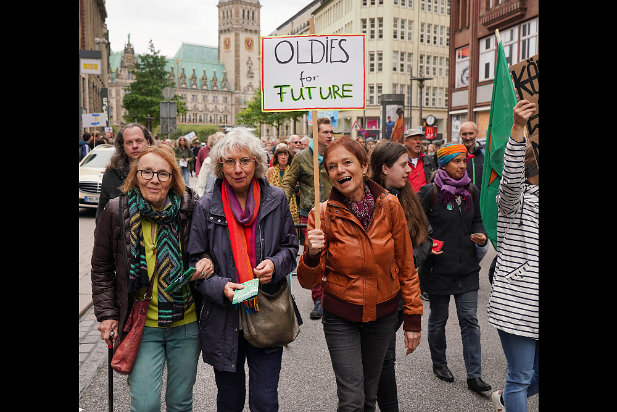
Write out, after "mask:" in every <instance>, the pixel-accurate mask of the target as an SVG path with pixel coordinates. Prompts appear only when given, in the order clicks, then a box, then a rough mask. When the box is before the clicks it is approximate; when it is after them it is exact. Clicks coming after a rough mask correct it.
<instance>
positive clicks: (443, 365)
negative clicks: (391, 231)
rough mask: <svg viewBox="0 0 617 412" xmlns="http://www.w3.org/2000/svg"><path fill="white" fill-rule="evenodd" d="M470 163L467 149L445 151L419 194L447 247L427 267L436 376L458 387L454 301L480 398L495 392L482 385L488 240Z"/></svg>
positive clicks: (472, 385) (471, 381)
mask: <svg viewBox="0 0 617 412" xmlns="http://www.w3.org/2000/svg"><path fill="white" fill-rule="evenodd" d="M470 158H471V156H470V155H469V154H468V153H467V149H466V148H465V146H464V145H462V144H452V143H451V144H447V145H445V146H443V147H441V148H440V149H439V150H438V151H437V165H438V167H439V169H438V170H437V174H436V175H435V177H434V180H433V183H430V184H427V185H424V186H423V187H422V188H421V189H420V191H419V192H418V197H419V198H420V199H422V207H423V209H424V212H425V213H426V216H427V217H428V220H429V223H430V224H431V227H432V229H433V233H432V238H433V239H437V240H440V241H442V242H443V246H442V247H441V250H440V251H433V252H432V253H431V254H430V255H429V257H428V258H427V259H426V260H425V262H424V263H423V264H422V267H421V270H420V288H421V289H422V291H423V292H426V293H427V294H428V295H429V300H430V314H429V318H428V344H429V348H430V352H431V360H432V362H433V372H434V373H435V375H437V377H438V378H439V379H441V380H443V381H446V382H453V381H454V376H453V375H452V373H451V372H450V370H449V369H448V363H447V360H446V322H447V321H448V307H449V303H450V296H451V295H453V296H454V301H455V303H456V314H457V317H458V321H459V324H460V326H461V337H462V341H463V358H464V360H465V368H466V370H467V386H468V388H469V389H471V390H473V391H475V392H479V393H480V392H484V391H489V390H490V389H491V386H490V385H488V384H487V383H485V382H484V381H483V380H482V369H481V366H482V365H481V364H482V362H481V347H480V325H479V324H478V317H477V308H478V289H479V283H480V282H479V273H480V264H479V260H478V256H477V253H476V245H478V246H484V245H485V244H486V242H487V237H486V231H485V230H484V226H483V225H482V218H481V216H480V196H479V194H480V193H479V191H478V189H477V188H476V187H475V186H474V185H473V184H472V183H471V179H470V178H469V176H467V170H466V167H467V161H468V160H469V159H470Z"/></svg>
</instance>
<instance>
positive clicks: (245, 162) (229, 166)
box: [221, 157, 255, 169]
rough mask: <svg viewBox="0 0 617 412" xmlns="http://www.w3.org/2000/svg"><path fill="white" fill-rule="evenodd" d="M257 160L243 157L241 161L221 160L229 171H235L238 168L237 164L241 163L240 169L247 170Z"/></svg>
mask: <svg viewBox="0 0 617 412" xmlns="http://www.w3.org/2000/svg"><path fill="white" fill-rule="evenodd" d="M254 161H255V159H251V158H250V157H243V158H241V159H239V160H236V159H223V160H221V164H222V165H223V166H224V167H226V168H227V169H233V168H234V167H236V163H240V167H241V168H243V169H245V168H247V167H248V166H249V165H250V164H251V163H252V162H254Z"/></svg>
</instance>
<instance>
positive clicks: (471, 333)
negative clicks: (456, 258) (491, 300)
mask: <svg viewBox="0 0 617 412" xmlns="http://www.w3.org/2000/svg"><path fill="white" fill-rule="evenodd" d="M453 296H454V302H455V303H456V314H457V317H458V323H459V326H460V327H461V338H462V341H463V359H464V360H465V369H466V370H467V379H470V378H479V377H482V361H481V359H482V357H481V346H480V325H479V324H478V316H477V312H478V290H477V289H476V290H470V291H468V292H464V293H460V294H457V295H453ZM429 298H430V306H431V313H430V315H429V317H428V345H429V348H430V350H431V359H432V361H433V364H434V365H436V366H441V365H447V360H446V322H447V321H448V307H449V305H450V295H435V294H430V296H429ZM508 412H509V411H508Z"/></svg>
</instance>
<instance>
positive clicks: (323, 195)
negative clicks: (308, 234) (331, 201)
mask: <svg viewBox="0 0 617 412" xmlns="http://www.w3.org/2000/svg"><path fill="white" fill-rule="evenodd" d="M296 183H299V184H300V202H299V203H298V209H299V212H300V215H301V216H305V217H306V216H308V212H309V211H310V210H311V209H312V208H313V206H315V195H314V190H313V150H312V149H311V148H310V147H307V148H306V149H302V150H300V151H299V152H298V153H296V154H295V155H294V157H293V160H292V161H291V164H290V165H289V166H287V169H286V170H285V176H284V177H283V181H282V182H281V188H282V189H283V191H284V192H285V196H287V202H289V199H291V196H295V194H296ZM331 189H332V182H331V181H330V177H329V176H328V172H327V171H326V168H325V167H324V164H323V162H322V163H321V165H320V166H319V199H320V202H323V201H325V200H327V199H328V198H329V197H330V190H331Z"/></svg>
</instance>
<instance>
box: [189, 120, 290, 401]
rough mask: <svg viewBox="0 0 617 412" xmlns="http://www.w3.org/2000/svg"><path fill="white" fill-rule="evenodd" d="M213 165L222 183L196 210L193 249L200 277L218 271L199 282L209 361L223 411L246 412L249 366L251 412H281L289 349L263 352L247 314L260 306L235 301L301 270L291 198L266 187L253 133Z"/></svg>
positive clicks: (231, 136) (227, 144)
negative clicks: (243, 322)
mask: <svg viewBox="0 0 617 412" xmlns="http://www.w3.org/2000/svg"><path fill="white" fill-rule="evenodd" d="M210 157H211V159H212V161H211V163H210V165H209V167H210V168H211V171H212V173H214V174H215V175H216V176H217V179H216V182H215V184H214V190H213V191H212V192H209V193H205V194H204V196H203V197H201V198H200V199H199V201H198V202H197V204H196V206H195V213H194V218H193V223H192V226H191V236H190V241H189V245H188V252H189V255H190V262H191V265H193V266H195V268H196V269H197V272H200V271H202V270H206V272H207V273H208V274H209V273H210V270H211V268H214V274H212V275H211V276H208V278H207V279H205V280H203V281H197V282H195V284H196V289H197V291H198V292H199V293H200V294H201V295H203V299H204V306H203V310H202V311H201V313H200V340H201V345H202V356H203V360H204V362H206V363H208V364H210V365H212V367H213V369H214V376H215V379H216V386H217V388H218V395H217V410H219V411H242V410H243V408H244V399H245V393H246V388H245V373H244V364H245V361H247V360H248V369H249V388H250V390H249V407H250V410H251V411H262V410H263V411H275V410H278V381H279V374H280V370H281V359H282V354H283V348H282V347H280V346H279V347H270V348H258V347H255V346H253V345H251V344H250V343H249V342H248V341H247V340H246V339H244V336H243V332H242V330H240V316H241V312H244V313H248V315H247V316H250V313H252V312H253V311H256V310H258V305H259V303H258V302H257V305H255V302H254V301H253V300H248V301H245V302H241V303H239V304H233V303H232V301H233V297H234V293H235V291H236V290H237V289H241V288H243V286H242V285H241V283H244V282H246V281H249V280H252V279H255V278H257V279H259V287H260V288H261V289H263V291H264V292H269V293H273V292H275V291H277V290H279V288H280V287H282V285H283V283H284V282H285V281H286V276H287V275H288V274H289V273H290V272H291V271H292V270H293V269H294V268H295V266H296V255H297V253H298V237H297V235H296V230H295V227H294V222H293V220H292V217H291V213H290V211H289V205H288V203H287V199H286V197H285V193H284V192H283V191H282V190H281V189H280V188H278V187H275V186H272V185H270V184H269V183H268V181H267V180H266V179H265V175H266V170H267V168H268V166H267V157H266V151H265V149H264V147H263V145H262V143H261V142H260V141H259V139H258V138H257V137H255V135H254V134H253V133H251V131H250V130H249V129H246V128H240V127H238V128H234V129H232V130H231V131H229V133H227V134H226V135H225V137H223V138H222V139H221V140H219V142H218V143H217V144H216V145H215V146H214V147H213V148H212V150H211V152H210Z"/></svg>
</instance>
